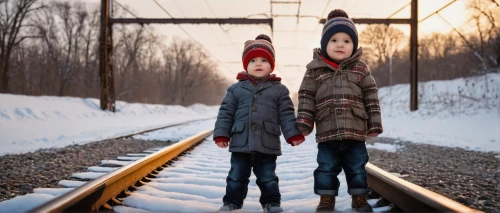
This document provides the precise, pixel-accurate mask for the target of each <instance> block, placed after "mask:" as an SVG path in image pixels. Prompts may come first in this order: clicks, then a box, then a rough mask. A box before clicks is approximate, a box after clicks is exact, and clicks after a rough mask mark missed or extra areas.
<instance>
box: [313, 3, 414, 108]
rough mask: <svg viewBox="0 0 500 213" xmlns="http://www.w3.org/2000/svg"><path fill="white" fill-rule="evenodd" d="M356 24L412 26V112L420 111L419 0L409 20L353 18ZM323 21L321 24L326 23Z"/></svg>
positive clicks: (412, 5)
mask: <svg viewBox="0 0 500 213" xmlns="http://www.w3.org/2000/svg"><path fill="white" fill-rule="evenodd" d="M352 21H353V22H354V23H356V24H387V25H389V24H409V25H410V110H411V111H415V110H417V109H418V0H412V1H411V17H410V18H409V19H391V18H387V19H371V18H353V19H352ZM325 22H326V20H325V19H321V20H320V23H323V24H324V23H325Z"/></svg>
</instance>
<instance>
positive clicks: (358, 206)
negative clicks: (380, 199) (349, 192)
mask: <svg viewBox="0 0 500 213" xmlns="http://www.w3.org/2000/svg"><path fill="white" fill-rule="evenodd" d="M351 207H352V208H353V209H354V210H356V211H357V212H373V209H372V207H371V206H370V204H368V201H367V200H366V195H353V196H352V203H351Z"/></svg>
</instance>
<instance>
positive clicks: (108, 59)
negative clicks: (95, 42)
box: [99, 0, 273, 112]
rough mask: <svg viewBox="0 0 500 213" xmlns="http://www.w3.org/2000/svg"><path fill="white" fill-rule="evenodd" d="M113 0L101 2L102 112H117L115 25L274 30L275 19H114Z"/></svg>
mask: <svg viewBox="0 0 500 213" xmlns="http://www.w3.org/2000/svg"><path fill="white" fill-rule="evenodd" d="M111 2H113V1H112V0H101V29H100V37H99V74H100V75H99V76H100V79H101V84H100V86H101V99H100V102H101V103H100V105H101V109H102V110H107V111H111V112H114V111H115V98H116V97H115V85H114V77H113V64H112V57H113V49H112V48H113V40H112V27H113V24H268V25H269V26H270V27H271V30H273V19H272V18H266V19H249V18H220V19H219V18H198V19H194V18H169V19H165V18H157V19H152V18H116V19H114V18H112V13H111V11H112V9H113V8H112V5H111Z"/></svg>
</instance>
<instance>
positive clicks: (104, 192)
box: [30, 130, 213, 212]
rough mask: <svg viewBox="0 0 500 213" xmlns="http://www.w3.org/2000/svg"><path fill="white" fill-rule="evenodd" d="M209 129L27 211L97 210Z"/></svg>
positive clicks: (144, 177)
mask: <svg viewBox="0 0 500 213" xmlns="http://www.w3.org/2000/svg"><path fill="white" fill-rule="evenodd" d="M212 133H213V130H206V131H203V132H201V133H198V134H197V135H194V136H192V137H190V138H188V139H186V140H183V141H180V142H178V143H176V144H173V145H171V146H168V147H165V148H163V149H161V150H159V151H157V152H155V153H153V154H151V155H148V156H146V157H144V158H142V159H140V160H137V161H135V162H133V163H131V164H129V165H126V166H124V167H121V168H120V169H117V170H115V171H113V172H111V173H108V174H106V175H104V176H102V177H100V178H97V179H95V180H92V181H89V182H87V183H85V184H84V185H82V186H80V187H78V188H76V189H74V190H72V191H69V192H67V193H66V194H63V195H61V196H59V197H56V198H54V199H53V200H51V201H49V202H47V203H45V204H43V205H41V206H39V207H36V208H34V209H32V210H30V212H63V211H70V212H73V211H78V212H82V211H83V212H90V211H93V212H95V211H98V210H99V209H100V207H101V206H105V205H107V202H108V201H110V200H113V199H114V198H115V197H116V196H117V195H119V194H120V193H122V192H124V191H126V190H127V189H128V188H129V187H131V186H134V185H135V184H136V183H137V182H140V181H143V180H145V179H147V176H154V175H155V174H157V173H158V170H162V169H163V166H164V165H165V164H166V163H167V162H168V161H170V160H172V159H173V158H175V157H177V156H178V155H180V154H181V153H183V152H184V151H186V150H188V149H189V148H191V147H193V146H195V145H197V144H198V143H200V142H201V141H202V140H203V139H204V138H206V137H208V136H209V135H211V134H212ZM114 200H116V199H114Z"/></svg>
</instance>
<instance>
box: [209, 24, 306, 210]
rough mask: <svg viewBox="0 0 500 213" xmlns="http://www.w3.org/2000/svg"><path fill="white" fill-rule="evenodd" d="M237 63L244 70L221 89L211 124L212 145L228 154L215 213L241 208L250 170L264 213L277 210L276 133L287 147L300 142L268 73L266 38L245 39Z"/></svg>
mask: <svg viewBox="0 0 500 213" xmlns="http://www.w3.org/2000/svg"><path fill="white" fill-rule="evenodd" d="M242 60H243V67H244V69H245V71H242V72H240V73H238V75H237V77H236V78H237V79H238V80H239V81H238V82H237V83H235V84H233V85H231V86H230V87H229V88H228V89H227V94H226V96H225V97H224V99H223V100H222V103H221V106H220V109H219V114H218V116H217V121H216V122H215V129H214V141H215V143H216V144H217V146H219V147H220V148H226V147H228V146H229V151H230V152H232V153H231V169H230V170H229V174H228V176H227V179H226V182H227V186H226V195H225V196H224V198H223V199H222V201H223V203H224V205H223V206H222V207H221V208H220V210H219V211H231V210H234V209H241V208H242V206H243V200H244V199H245V198H246V196H247V191H248V183H249V178H250V175H251V171H252V167H253V171H254V174H255V176H256V177H257V180H256V183H257V185H258V186H259V189H260V191H261V196H260V200H259V202H260V203H261V205H262V208H263V209H264V212H282V211H283V209H282V208H281V207H280V204H281V194H280V192H279V186H278V177H277V176H276V174H275V170H276V158H277V156H279V155H281V142H280V135H281V132H283V135H284V137H285V139H286V141H287V142H288V143H289V144H291V145H292V146H296V145H299V144H300V143H302V142H303V141H304V136H303V135H302V134H301V133H300V132H299V130H298V129H297V127H295V111H294V107H293V103H292V101H291V99H290V96H289V91H288V88H287V87H286V86H285V85H283V84H281V83H280V81H281V78H279V77H277V76H276V75H274V74H271V72H272V71H273V70H274V62H275V60H274V48H273V45H272V43H271V39H270V38H269V37H268V36H266V35H262V34H261V35H259V36H257V37H256V38H255V40H249V41H246V42H245V48H244V50H243V56H242ZM280 129H281V130H280Z"/></svg>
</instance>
